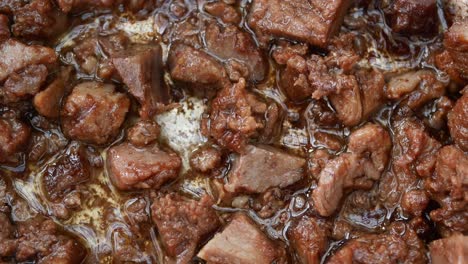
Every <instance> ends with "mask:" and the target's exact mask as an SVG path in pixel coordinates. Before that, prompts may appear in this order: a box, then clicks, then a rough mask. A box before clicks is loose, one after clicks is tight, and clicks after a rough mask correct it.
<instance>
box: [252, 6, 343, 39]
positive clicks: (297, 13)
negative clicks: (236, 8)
mask: <svg viewBox="0 0 468 264" xmlns="http://www.w3.org/2000/svg"><path fill="white" fill-rule="evenodd" d="M351 2H352V1H347V0H310V1H302V0H291V1H283V0H255V1H253V4H252V7H251V10H250V14H249V25H250V26H251V27H252V28H253V30H254V31H255V33H256V34H257V35H258V36H259V39H260V40H261V41H262V42H263V43H266V42H267V41H268V40H269V39H270V38H271V37H286V38H291V39H294V40H300V41H305V42H307V43H309V44H312V45H316V46H320V47H326V46H327V43H328V40H329V39H330V38H331V37H332V36H333V35H334V34H335V33H336V32H337V31H338V30H339V28H340V26H341V22H342V20H343V17H344V15H345V14H346V11H347V10H348V7H349V6H350V4H351Z"/></svg>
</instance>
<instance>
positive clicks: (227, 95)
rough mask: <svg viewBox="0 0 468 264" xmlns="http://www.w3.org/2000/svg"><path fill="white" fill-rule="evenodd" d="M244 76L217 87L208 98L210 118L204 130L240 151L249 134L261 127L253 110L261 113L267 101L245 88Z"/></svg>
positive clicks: (206, 133) (251, 134)
mask: <svg viewBox="0 0 468 264" xmlns="http://www.w3.org/2000/svg"><path fill="white" fill-rule="evenodd" d="M245 86H246V84H245V80H244V79H242V78H241V79H240V80H239V82H238V83H236V84H234V85H227V86H225V87H224V88H223V89H222V90H220V91H219V92H218V94H217V96H216V98H214V99H213V100H212V102H211V111H210V120H209V122H208V123H207V124H206V125H205V126H206V127H205V128H204V134H205V135H207V136H210V137H212V138H214V139H215V140H216V141H217V143H218V144H219V145H220V146H222V147H225V148H227V149H229V150H232V151H236V152H242V151H243V149H244V148H245V146H246V145H247V143H248V140H249V138H250V137H252V136H254V135H255V134H256V133H257V132H258V130H260V129H261V128H263V127H264V126H263V124H262V123H261V121H259V120H257V118H256V115H255V114H263V113H264V112H265V111H266V107H267V106H266V104H264V103H262V102H259V101H258V100H257V99H256V98H255V96H254V95H252V94H250V93H248V92H247V90H246V87H245Z"/></svg>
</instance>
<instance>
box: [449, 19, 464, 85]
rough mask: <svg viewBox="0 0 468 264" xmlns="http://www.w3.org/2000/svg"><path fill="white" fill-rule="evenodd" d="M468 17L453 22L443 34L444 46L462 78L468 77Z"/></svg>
mask: <svg viewBox="0 0 468 264" xmlns="http://www.w3.org/2000/svg"><path fill="white" fill-rule="evenodd" d="M467 32H468V18H465V19H463V20H461V21H457V22H455V23H454V24H453V25H452V26H451V27H450V28H449V30H448V31H447V32H446V33H445V36H444V46H445V48H446V49H447V51H448V52H449V53H450V55H451V57H452V59H453V61H454V62H455V64H456V65H457V66H458V69H459V71H460V73H461V74H462V77H463V78H464V79H468V33H467Z"/></svg>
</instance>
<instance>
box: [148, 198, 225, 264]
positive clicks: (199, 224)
mask: <svg viewBox="0 0 468 264" xmlns="http://www.w3.org/2000/svg"><path fill="white" fill-rule="evenodd" d="M212 205H213V201H212V199H211V197H209V196H208V195H204V196H203V197H202V198H201V199H200V201H195V200H188V199H185V198H184V197H182V196H180V195H178V194H175V193H172V194H168V195H166V196H164V197H160V198H157V199H156V200H155V201H154V203H153V205H152V206H151V212H152V217H153V221H154V223H155V224H156V227H157V228H158V232H159V234H160V236H161V240H162V242H163V245H164V248H165V249H166V252H167V253H168V255H169V256H171V257H174V258H176V259H177V263H189V262H190V260H191V259H192V258H193V256H194V255H195V250H196V248H197V247H198V244H199V243H200V242H202V241H203V240H204V239H206V238H207V237H208V236H209V235H210V234H212V233H213V232H214V231H216V230H217V229H218V227H219V226H220V225H221V223H220V221H219V218H218V216H217V215H216V212H215V210H214V209H213V208H212Z"/></svg>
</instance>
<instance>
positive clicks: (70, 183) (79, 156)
mask: <svg viewBox="0 0 468 264" xmlns="http://www.w3.org/2000/svg"><path fill="white" fill-rule="evenodd" d="M90 176H91V164H90V163H89V161H88V160H87V157H86V153H85V149H84V147H83V146H80V145H79V144H76V143H72V144H71V145H70V146H69V147H68V149H67V150H66V151H65V152H64V153H62V155H61V156H60V158H58V159H57V160H56V161H55V162H54V163H50V164H48V165H47V168H46V170H45V172H44V175H43V178H42V179H43V186H44V190H45V192H46V195H47V196H48V197H49V199H50V200H51V201H54V202H57V201H60V199H61V198H63V197H64V196H65V195H66V194H68V193H70V191H72V190H73V189H74V188H75V186H77V185H79V184H81V183H83V182H86V181H87V180H89V178H90Z"/></svg>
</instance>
